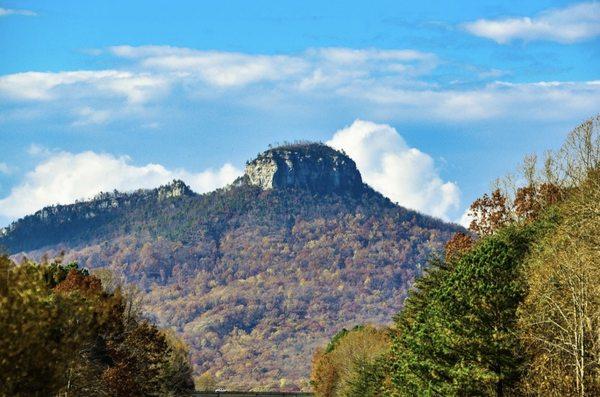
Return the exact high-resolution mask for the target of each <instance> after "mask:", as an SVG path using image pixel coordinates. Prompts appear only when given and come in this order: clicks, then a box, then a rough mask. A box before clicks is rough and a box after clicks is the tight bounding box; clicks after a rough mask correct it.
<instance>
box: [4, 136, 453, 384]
mask: <svg viewBox="0 0 600 397" xmlns="http://www.w3.org/2000/svg"><path fill="white" fill-rule="evenodd" d="M458 229H460V228H459V227H458V226H456V225H451V224H447V223H444V222H442V221H440V220H438V219H434V218H431V217H428V216H425V215H422V214H419V213H417V212H414V211H411V210H407V209H405V208H402V207H400V206H398V205H396V204H394V203H392V202H391V201H390V200H388V199H387V198H385V197H383V196H382V195H381V194H379V193H377V192H375V191H374V190H373V189H371V188H370V187H369V186H367V185H366V184H364V183H363V181H362V178H361V175H360V173H359V171H358V170H357V168H356V165H355V163H354V161H353V160H352V159H350V158H349V157H348V156H346V155H345V154H344V153H342V152H339V151H336V150H333V149H331V148H329V147H327V146H325V145H322V144H307V143H302V144H293V145H284V146H279V147H276V148H272V149H269V150H267V151H266V152H264V153H262V154H260V155H259V156H258V157H257V158H256V159H254V160H252V161H250V162H248V163H247V166H246V172H245V174H244V175H243V176H242V177H240V178H238V180H236V181H235V182H234V183H233V184H232V185H230V186H228V187H226V188H223V189H219V190H216V191H214V192H211V193H207V194H202V195H198V194H195V193H194V192H192V191H191V190H190V188H189V187H188V186H186V185H185V184H184V183H183V182H181V181H173V182H172V183H171V184H169V185H166V186H162V187H160V188H158V189H153V190H139V191H135V192H132V193H119V192H113V193H101V194H99V195H98V196H96V197H95V198H93V199H92V200H89V201H83V202H77V203H75V204H72V205H64V206H53V207H47V208H44V209H42V210H40V211H38V212H36V213H35V214H32V215H29V216H26V217H24V218H23V219H20V220H18V221H16V222H14V223H13V224H11V225H10V226H8V227H7V228H5V229H3V231H2V235H1V237H0V245H2V246H4V247H6V249H7V250H8V251H9V252H10V253H11V254H13V255H14V256H17V257H18V256H19V255H27V256H29V257H33V258H39V257H41V256H42V255H44V254H46V255H50V256H54V255H59V254H61V253H63V255H64V257H65V260H67V261H69V260H77V261H78V262H79V263H80V264H81V265H82V266H85V267H88V268H91V269H102V268H107V269H110V270H111V271H112V272H114V273H116V274H117V275H118V276H122V277H123V278H124V279H125V280H127V281H128V282H131V283H134V284H136V285H138V286H139V287H140V288H141V290H142V291H143V293H144V298H145V303H144V309H145V311H146V312H147V313H148V316H150V317H151V318H152V319H153V320H154V321H156V323H158V324H159V325H161V326H166V327H173V328H174V329H176V330H177V331H178V332H179V333H181V334H182V335H183V337H184V338H185V340H186V341H187V343H188V344H189V346H190V348H191V351H192V358H193V362H194V365H195V368H196V374H197V375H201V374H202V375H204V376H203V378H204V379H207V378H209V377H212V378H214V379H215V381H216V382H217V384H219V385H223V386H226V387H227V388H230V389H233V388H243V389H250V388H255V389H256V388H278V389H286V390H294V389H296V390H297V389H300V388H304V389H307V388H309V385H308V383H307V379H308V374H309V370H310V357H311V356H312V352H313V350H314V348H315V347H316V346H319V345H321V344H323V343H324V341H326V340H327V339H328V338H329V337H331V336H332V335H333V334H335V333H336V332H337V331H338V330H339V329H341V328H342V327H352V326H353V325H355V324H359V323H376V324H383V323H388V322H389V321H390V320H389V319H390V318H392V316H393V315H394V314H395V313H396V312H398V310H399V309H400V308H401V306H402V302H403V299H404V297H405V296H406V293H407V289H408V288H409V287H410V285H411V283H412V282H413V280H414V278H415V276H417V275H418V274H419V273H420V271H421V269H422V267H423V266H424V265H425V264H426V262H427V260H428V258H429V257H430V255H431V254H432V253H434V252H436V251H438V250H440V249H441V248H442V247H443V244H444V243H445V242H446V241H447V240H448V239H449V238H450V236H451V235H452V234H453V233H454V232H455V231H457V230H458Z"/></svg>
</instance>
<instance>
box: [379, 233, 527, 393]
mask: <svg viewBox="0 0 600 397" xmlns="http://www.w3.org/2000/svg"><path fill="white" fill-rule="evenodd" d="M537 233H538V230H537V228H536V227H534V226H529V227H507V228H504V229H502V230H500V231H497V232H496V233H495V234H493V235H489V236H487V237H485V238H483V239H481V240H480V241H478V242H477V243H476V244H475V245H474V246H473V248H472V249H471V250H469V251H467V252H466V253H464V254H463V255H462V256H460V257H458V258H457V259H454V260H451V261H450V262H448V263H447V262H443V261H440V260H436V261H433V263H432V264H431V267H430V270H429V271H428V272H427V273H426V274H425V275H424V276H423V277H422V278H421V279H420V280H419V281H417V283H416V289H415V290H414V292H412V293H411V294H410V295H409V297H408V299H407V300H406V302H405V307H404V309H403V311H402V312H400V313H399V315H398V316H397V318H396V327H397V332H395V333H394V338H393V344H392V354H391V365H390V370H391V380H392V389H391V390H390V391H389V392H390V393H392V394H397V395H406V396H412V395H423V396H425V395H496V396H502V395H506V394H507V391H508V390H509V389H510V388H512V387H513V385H514V384H515V383H516V382H517V381H518V378H519V374H520V371H519V368H520V366H521V364H522V356H521V354H520V352H519V348H520V346H519V341H518V339H517V338H515V337H514V335H515V330H516V321H517V317H516V310H517V307H518V305H519V304H520V302H521V300H522V299H523V297H524V293H525V290H524V285H523V280H522V278H521V276H520V271H521V265H522V261H523V258H524V257H525V255H526V253H527V251H528V246H529V243H530V242H531V241H532V239H533V238H534V236H535V235H536V234H537Z"/></svg>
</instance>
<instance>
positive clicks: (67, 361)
mask: <svg viewBox="0 0 600 397" xmlns="http://www.w3.org/2000/svg"><path fill="white" fill-rule="evenodd" d="M0 272H1V273H0V274H2V275H3V277H2V283H0V385H1V386H2V387H1V389H0V395H7V396H13V395H28V396H29V395H31V396H47V395H57V394H60V395H65V396H69V395H94V396H95V395H100V396H102V395H111V396H142V395H159V394H160V395H173V396H175V395H177V396H179V395H187V394H189V393H190V392H191V391H192V390H193V383H192V378H191V367H190V364H189V358H188V356H187V350H186V348H185V346H184V345H183V344H182V343H181V342H177V339H176V337H175V336H174V335H166V334H165V333H164V332H162V331H160V330H159V329H158V328H156V327H155V326H154V325H152V324H151V323H149V322H148V321H147V320H144V319H142V318H140V317H135V316H132V315H131V314H129V313H128V312H127V311H126V308H127V302H126V300H125V298H124V296H123V295H122V294H121V290H120V289H116V290H115V291H113V292H107V291H106V290H104V289H103V288H102V283H101V281H100V279H98V278H97V277H95V276H93V275H90V274H89V273H88V272H87V270H85V269H79V268H78V266H77V265H76V264H74V263H71V264H68V265H62V264H60V263H58V262H53V263H43V264H36V263H33V262H30V261H24V262H23V263H21V264H19V265H16V264H15V263H13V262H12V261H11V260H10V259H8V258H7V257H0Z"/></svg>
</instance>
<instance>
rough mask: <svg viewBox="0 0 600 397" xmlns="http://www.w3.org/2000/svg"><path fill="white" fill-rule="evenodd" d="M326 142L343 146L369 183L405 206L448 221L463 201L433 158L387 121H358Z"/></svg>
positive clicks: (341, 147) (454, 185)
mask: <svg viewBox="0 0 600 397" xmlns="http://www.w3.org/2000/svg"><path fill="white" fill-rule="evenodd" d="M327 144H328V145H330V146H332V147H334V148H336V149H343V150H344V151H345V152H346V153H347V154H348V155H349V156H350V157H351V158H352V159H353V160H354V161H355V162H356V165H357V167H358V169H359V170H360V172H361V174H362V176H363V179H364V180H365V182H366V183H368V184H369V185H371V186H372V187H373V188H374V189H376V190H378V191H379V192H381V193H382V194H384V195H385V196H387V197H389V198H390V199H391V200H393V201H395V202H398V203H399V204H400V205H402V206H405V207H408V208H412V209H416V210H418V211H421V212H424V213H427V214H430V215H433V216H436V217H440V218H443V219H446V220H447V219H449V214H450V212H452V211H454V210H456V209H457V208H458V206H459V204H460V190H459V188H458V186H457V185H456V184H455V183H453V182H447V181H443V180H442V178H441V177H440V175H439V173H438V171H437V169H436V167H435V163H434V160H433V158H432V157H431V156H429V155H428V154H426V153H423V152H421V151H420V150H418V149H416V148H411V147H409V146H408V145H407V143H406V141H405V140H404V139H403V138H402V136H401V135H400V134H399V133H398V131H396V129H395V128H393V127H391V126H389V125H387V124H376V123H373V122H369V121H363V120H356V121H354V123H352V125H350V126H348V127H346V128H343V129H341V130H339V131H337V132H336V133H335V134H334V135H333V137H332V138H331V140H329V141H328V142H327Z"/></svg>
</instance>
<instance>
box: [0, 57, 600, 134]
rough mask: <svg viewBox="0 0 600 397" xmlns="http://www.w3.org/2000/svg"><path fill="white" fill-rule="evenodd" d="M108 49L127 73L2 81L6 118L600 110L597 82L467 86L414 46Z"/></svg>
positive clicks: (536, 115)
mask: <svg viewBox="0 0 600 397" xmlns="http://www.w3.org/2000/svg"><path fill="white" fill-rule="evenodd" d="M108 52H109V53H110V54H112V55H114V56H116V57H118V58H120V59H121V61H125V62H124V64H123V65H122V67H123V69H122V70H115V69H107V70H97V71H90V70H80V71H65V72H24V73H16V74H10V75H4V76H0V101H2V102H8V103H17V104H18V106H12V107H10V108H9V110H7V111H6V112H4V114H3V115H2V116H1V117H0V122H2V120H10V119H16V120H23V119H28V120H29V119H31V118H35V117H44V116H47V115H58V116H59V117H60V118H61V120H62V119H64V117H65V116H66V117H67V118H70V120H68V121H67V123H68V124H69V125H70V126H71V127H73V128H86V127H90V128H91V127H92V126H93V125H99V124H106V123H110V122H113V121H115V120H135V121H136V122H138V121H139V123H137V125H141V126H150V125H158V124H160V121H162V120H160V119H159V117H160V114H159V113H160V109H166V108H168V106H162V105H165V104H166V105H170V102H169V101H177V100H179V99H180V98H181V99H183V100H185V101H189V102H190V103H198V102H201V101H205V102H206V103H209V102H210V101H214V102H213V103H217V104H223V103H226V104H227V105H226V106H227V107H228V108H234V107H237V106H240V107H242V108H255V109H257V110H259V111H267V112H277V111H278V109H283V110H285V109H292V108H308V109H310V108H313V109H314V108H316V107H318V106H321V105H324V106H327V107H335V106H338V107H344V109H347V108H348V106H352V107H353V108H355V109H360V112H361V114H362V115H363V117H367V118H377V119H386V120H393V119H399V118H402V119H404V120H407V119H409V120H428V121H430V120H439V121H445V122H465V121H467V122H468V121H473V120H489V119H500V118H505V117H507V116H509V117H511V118H514V119H529V120H531V119H544V120H546V121H548V120H564V119H568V120H578V119H580V118H583V117H588V116H589V115H590V114H593V113H595V112H596V111H597V106H596V104H597V103H598V102H599V101H600V84H599V82H598V81H582V82H532V83H518V84H514V83H505V82H494V83H487V84H484V85H482V84H481V80H480V77H476V78H477V79H478V80H477V81H478V83H477V84H476V85H469V84H465V85H463V87H468V88H461V89H457V88H454V86H453V85H452V84H446V85H444V84H440V83H433V82H428V81H427V75H428V74H429V73H431V72H432V71H433V70H434V69H436V68H437V67H438V65H439V64H440V61H439V60H438V58H437V57H436V56H435V55H434V54H431V53H427V52H420V51H414V50H380V49H373V48H371V49H349V48H314V49H309V50H307V51H304V52H302V53H299V54H295V55H261V54H244V53H234V52H217V51H199V50H194V49H189V48H176V47H169V46H141V47H131V46H119V47H111V48H109V49H108ZM494 73H495V74H494ZM494 73H492V75H491V76H489V77H493V76H494V75H498V73H499V72H498V71H494ZM469 74H471V75H475V74H478V73H473V71H470V72H469ZM489 77H488V78H489ZM342 101H345V103H344V104H342V103H343V102H342ZM154 105H158V106H154ZM149 109H153V110H152V111H149Z"/></svg>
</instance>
